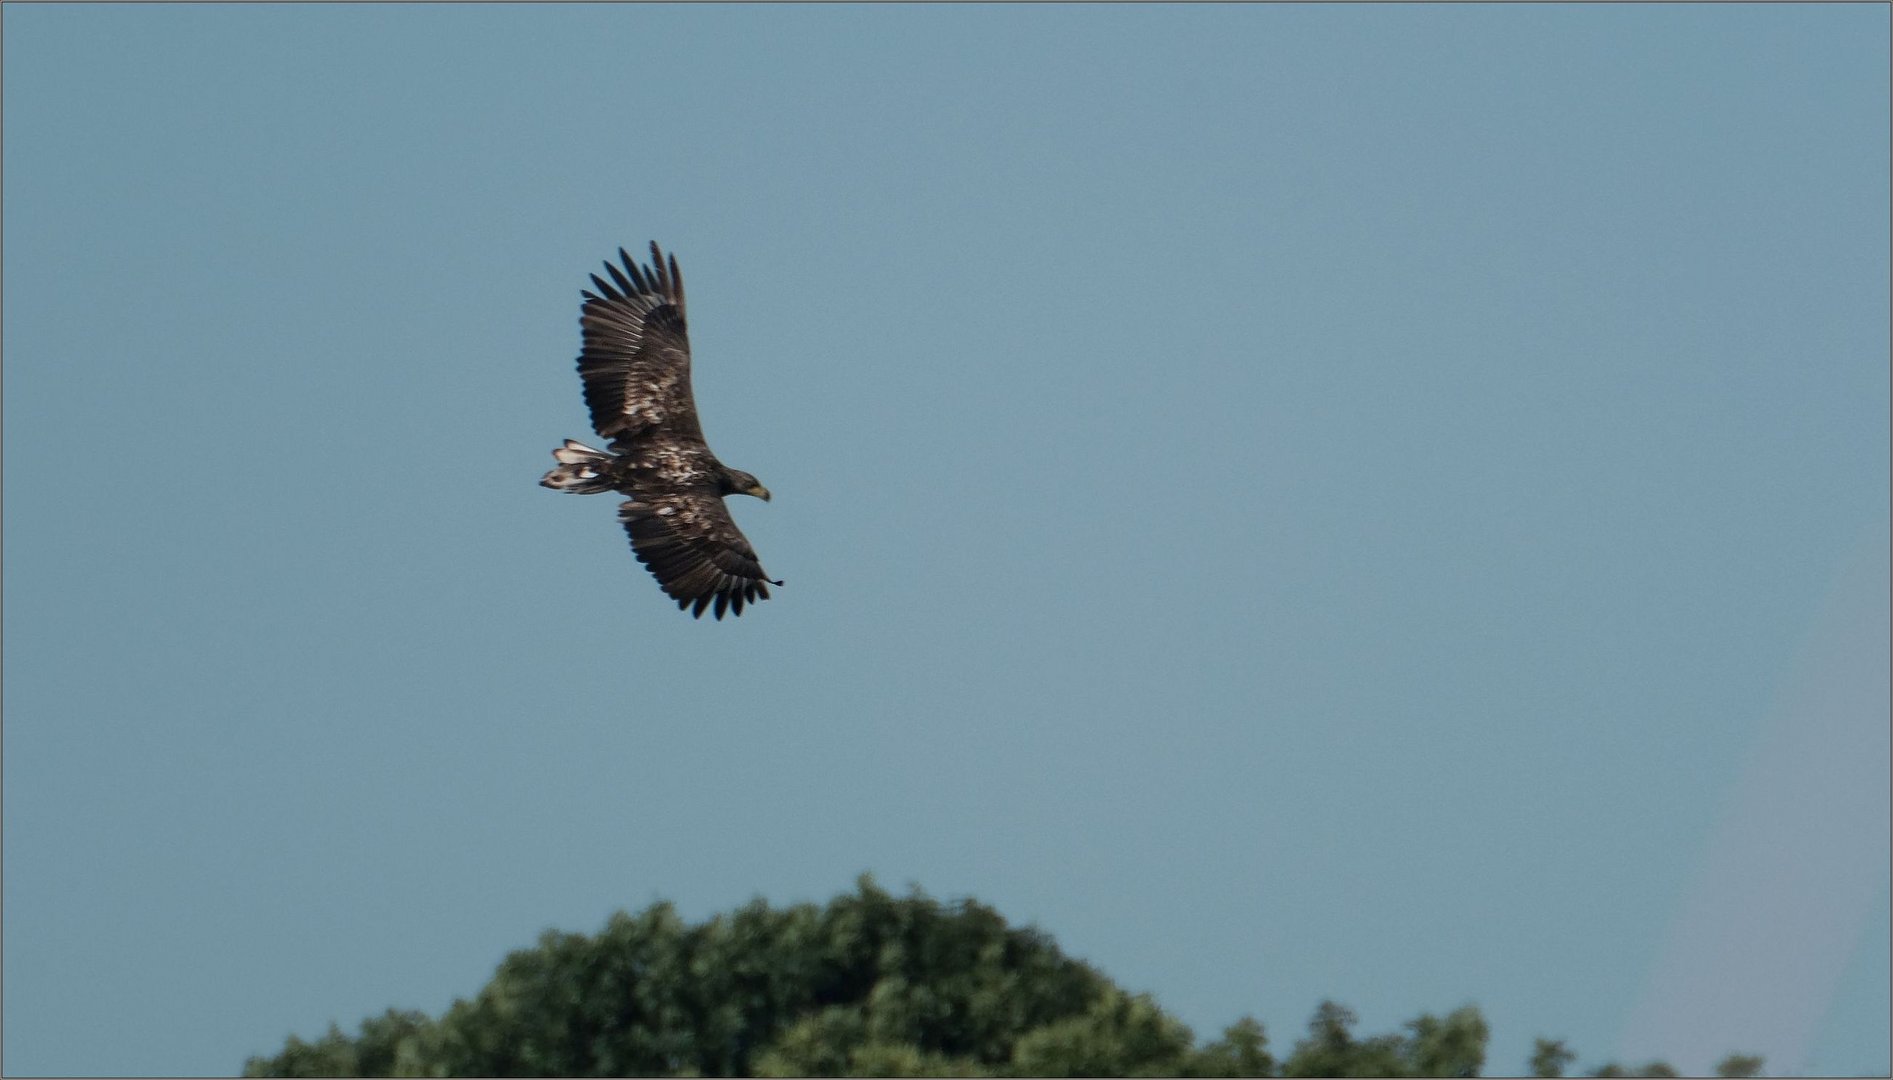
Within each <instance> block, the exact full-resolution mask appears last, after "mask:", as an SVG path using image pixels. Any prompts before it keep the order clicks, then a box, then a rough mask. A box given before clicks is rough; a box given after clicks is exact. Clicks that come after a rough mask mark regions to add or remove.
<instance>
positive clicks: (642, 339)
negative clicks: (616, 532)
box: [539, 241, 782, 619]
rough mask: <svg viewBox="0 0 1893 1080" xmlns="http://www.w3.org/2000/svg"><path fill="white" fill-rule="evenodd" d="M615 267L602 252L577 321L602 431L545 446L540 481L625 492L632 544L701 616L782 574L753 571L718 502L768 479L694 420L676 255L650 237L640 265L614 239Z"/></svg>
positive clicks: (593, 491) (584, 373)
mask: <svg viewBox="0 0 1893 1080" xmlns="http://www.w3.org/2000/svg"><path fill="white" fill-rule="evenodd" d="M618 259H619V261H620V262H622V263H623V264H624V266H623V269H619V267H618V266H617V265H614V264H613V263H611V262H610V261H609V260H607V261H606V262H605V271H606V272H607V273H609V274H610V275H611V280H610V281H606V280H605V279H603V278H601V277H599V276H598V275H597V274H593V275H591V278H592V284H593V285H594V286H596V287H597V289H598V291H597V292H592V291H591V290H590V289H584V290H581V291H580V295H582V296H583V297H584V298H585V302H584V304H583V306H582V307H581V308H580V311H579V317H578V323H579V327H580V331H581V341H582V348H581V351H580V352H579V357H578V374H579V378H580V380H581V381H583V383H584V385H585V406H586V408H588V409H590V410H591V414H592V430H594V431H596V432H598V436H599V438H602V439H606V440H609V446H610V449H609V450H597V449H594V448H592V447H590V446H587V445H585V444H584V443H582V442H579V441H577V440H575V439H567V440H565V445H563V446H561V447H559V448H558V449H556V450H554V451H552V456H553V457H554V458H557V459H558V462H559V464H558V467H557V468H555V469H553V470H552V471H551V472H548V473H546V474H545V477H544V478H542V479H541V480H540V481H539V483H540V484H542V485H543V486H545V487H549V488H552V489H553V490H555V491H569V492H572V493H573V494H576V495H597V494H600V493H602V492H606V491H615V492H617V493H618V494H620V495H626V496H629V500H628V501H627V502H624V503H622V504H620V505H619V507H618V520H619V521H620V522H622V523H623V524H624V529H625V532H627V533H629V534H630V536H631V550H632V551H633V552H634V553H636V555H637V557H638V561H639V562H641V563H643V564H644V565H645V566H646V567H647V568H649V570H650V571H651V574H652V576H654V577H656V578H657V583H658V585H660V586H661V587H662V588H663V590H664V592H665V594H666V595H668V596H669V597H670V598H671V599H673V600H675V601H677V607H678V608H679V609H682V610H687V611H689V612H690V614H691V616H692V617H693V618H702V617H703V613H704V612H705V611H713V612H714V613H715V614H716V617H717V618H718V619H721V618H722V617H723V614H724V612H726V611H727V612H728V613H729V614H731V615H741V614H742V613H743V605H745V604H754V603H756V602H758V601H761V600H767V599H769V586H771V585H778V586H779V585H781V584H782V582H780V581H776V580H773V579H771V578H770V577H769V575H768V574H765V573H763V569H762V563H760V562H758V561H757V559H756V549H755V548H752V547H750V546H749V540H748V539H747V538H745V537H744V536H743V531H742V530H741V529H738V528H737V527H736V522H735V521H734V520H732V519H731V517H730V511H729V508H728V507H727V506H725V505H724V503H723V499H724V496H727V495H754V496H755V497H756V498H758V499H761V500H763V501H764V502H767V501H768V500H769V489H768V488H766V487H763V486H762V484H761V483H760V482H758V481H757V479H756V478H755V477H754V476H751V475H750V474H749V473H746V472H744V471H743V470H741V469H732V468H730V467H729V466H727V465H725V464H723V463H722V462H721V461H718V460H717V456H716V455H715V454H714V453H712V452H711V451H710V444H709V443H708V442H706V441H705V440H704V437H703V426H702V425H701V424H699V423H698V422H697V404H696V400H695V399H694V398H693V397H692V395H691V392H690V338H689V336H688V334H687V333H686V331H685V325H684V278H683V275H682V274H681V273H679V272H678V271H677V256H676V254H675V253H673V254H672V255H671V256H670V257H669V258H668V259H666V258H665V256H664V254H663V252H661V251H659V250H658V247H657V244H656V242H655V241H653V242H652V244H651V265H649V266H645V267H640V266H638V264H637V263H636V262H634V261H633V260H632V258H631V256H630V255H628V254H626V253H625V250H624V249H623V248H619V249H618Z"/></svg>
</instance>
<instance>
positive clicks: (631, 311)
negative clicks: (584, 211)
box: [578, 242, 703, 449]
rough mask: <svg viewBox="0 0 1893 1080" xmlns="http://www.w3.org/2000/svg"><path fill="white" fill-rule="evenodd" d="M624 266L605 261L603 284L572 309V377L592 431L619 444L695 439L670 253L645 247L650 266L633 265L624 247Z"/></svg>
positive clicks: (678, 288) (680, 287)
mask: <svg viewBox="0 0 1893 1080" xmlns="http://www.w3.org/2000/svg"><path fill="white" fill-rule="evenodd" d="M618 258H619V260H620V261H621V262H622V263H623V264H624V265H623V269H620V268H619V267H618V266H617V265H614V264H612V263H609V262H607V263H606V264H605V270H606V272H607V273H609V274H610V275H611V280H610V281H606V280H605V279H604V278H601V277H599V276H598V275H597V274H593V275H592V284H593V285H596V286H597V287H598V291H597V292H592V291H591V290H589V289H587V290H585V291H584V296H585V306H584V308H583V309H582V310H581V312H580V313H579V319H578V321H579V326H580V328H581V329H582V331H583V348H582V350H581V351H580V353H579V358H578V374H579V377H580V378H581V379H583V380H584V382H585V406H586V407H587V408H588V409H590V410H591V414H592V429H593V430H595V431H597V432H598V434H599V435H600V436H601V437H603V438H606V439H610V440H611V441H612V444H613V445H614V446H616V447H619V448H621V449H628V448H630V447H631V446H632V445H633V444H635V443H636V442H637V441H638V440H639V439H640V438H642V437H643V436H645V435H647V434H651V433H654V432H660V431H661V432H664V433H666V434H668V435H669V436H670V437H671V438H673V439H681V440H690V441H701V440H702V439H703V428H702V426H701V425H700V424H699V423H698V422H697V404H696V401H695V399H694V398H693V397H692V396H691V393H690V338H689V335H688V333H687V331H686V327H685V325H684V279H683V275H682V274H680V273H678V271H677V257H676V256H675V255H673V256H671V257H670V258H669V259H668V260H667V259H665V257H664V255H663V253H662V252H660V251H659V250H658V249H657V244H656V242H652V244H651V265H650V266H645V267H640V266H638V264H637V263H636V262H634V261H632V258H631V256H630V255H628V254H626V253H625V250H624V249H623V248H619V249H618Z"/></svg>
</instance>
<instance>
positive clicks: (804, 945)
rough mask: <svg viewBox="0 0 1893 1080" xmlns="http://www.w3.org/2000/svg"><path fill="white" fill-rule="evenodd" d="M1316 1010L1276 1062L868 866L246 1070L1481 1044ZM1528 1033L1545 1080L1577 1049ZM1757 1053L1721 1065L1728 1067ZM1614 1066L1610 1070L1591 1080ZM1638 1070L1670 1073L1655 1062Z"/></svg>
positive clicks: (1249, 1031) (497, 979) (553, 948)
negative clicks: (826, 888)
mask: <svg viewBox="0 0 1893 1080" xmlns="http://www.w3.org/2000/svg"><path fill="white" fill-rule="evenodd" d="M1355 1023H1356V1017H1355V1015H1354V1013H1353V1012H1351V1011H1349V1010H1348V1009H1347V1008H1346V1007H1344V1006H1342V1005H1339V1004H1336V1003H1335V1002H1332V1001H1324V1002H1322V1003H1321V1005H1320V1007H1319V1008H1318V1009H1316V1011H1315V1015H1314V1017H1313V1018H1312V1019H1311V1020H1310V1021H1309V1023H1308V1034H1307V1036H1306V1037H1305V1038H1303V1039H1301V1040H1300V1041H1298V1042H1297V1043H1296V1044H1295V1047H1294V1050H1293V1052H1292V1053H1291V1054H1290V1055H1289V1056H1288V1058H1287V1059H1286V1060H1284V1061H1280V1062H1278V1061H1277V1060H1276V1059H1275V1058H1274V1056H1273V1055H1271V1054H1270V1053H1269V1049H1268V1045H1269V1042H1268V1035H1267V1033H1266V1032H1265V1031H1264V1030H1263V1027H1262V1025H1261V1024H1260V1023H1258V1022H1256V1021H1255V1020H1254V1019H1252V1018H1250V1017H1243V1018H1242V1019H1240V1020H1238V1021H1237V1022H1236V1023H1234V1024H1231V1025H1230V1026H1229V1027H1228V1028H1226V1029H1225V1030H1224V1031H1223V1034H1222V1037H1221V1038H1220V1039H1218V1040H1216V1041H1214V1042H1210V1043H1208V1044H1206V1045H1203V1046H1197V1045H1196V1044H1195V1041H1194V1037H1193V1036H1192V1035H1191V1032H1190V1029H1189V1028H1188V1027H1186V1026H1184V1024H1183V1023H1182V1022H1180V1021H1179V1020H1177V1019H1176V1018H1175V1017H1173V1016H1171V1015H1170V1014H1168V1013H1166V1012H1165V1011H1164V1010H1163V1009H1162V1008H1161V1007H1160V1006H1159V1005H1158V1004H1157V1003H1156V1002H1155V1001H1154V1000H1152V999H1151V998H1150V997H1149V996H1148V995H1144V994H1131V993H1128V992H1126V991H1125V990H1123V989H1121V988H1119V987H1118V986H1116V985H1115V984H1113V983H1112V982H1111V981H1110V980H1109V979H1107V978H1105V977H1104V976H1103V975H1101V974H1099V973H1098V972H1097V971H1096V970H1094V969H1093V968H1091V967H1090V966H1089V965H1087V964H1084V963H1082V962H1080V961H1077V960H1073V959H1071V958H1069V957H1067V956H1065V955H1064V954H1063V953H1062V952H1060V951H1059V949H1058V946H1057V945H1056V944H1055V943H1054V942H1053V941H1052V940H1051V938H1049V937H1047V936H1045V935H1044V934H1042V933H1040V932H1039V931H1037V930H1034V929H1029V928H1027V929H1015V928H1012V927H1009V926H1007V925H1006V922H1005V920H1004V919H1002V918H1001V917H1000V916H999V914H998V913H997V912H995V911H993V910H992V909H991V908H988V907H985V906H983V905H981V904H978V903H976V902H974V901H972V900H963V901H960V902H958V903H956V904H952V905H942V904H940V903H938V902H937V901H934V900H931V899H929V898H928V897H927V896H926V895H925V894H923V893H921V892H920V891H919V890H918V889H915V890H913V892H912V893H911V894H910V895H908V896H905V897H899V898H897V897H894V896H891V895H889V894H888V893H887V892H885V891H883V890H882V889H880V888H879V887H878V886H876V885H875V884H874V881H873V879H872V878H869V877H867V876H865V875H864V876H863V877H862V878H861V879H860V880H859V881H858V882H857V883H856V887H855V889H854V891H853V892H850V893H844V894H843V895H841V896H838V897H836V898H835V899H834V900H832V901H830V902H829V903H828V904H827V905H826V906H824V907H816V906H815V905H812V904H798V905H796V906H793V907H789V908H782V909H777V908H771V907H770V906H769V905H767V904H765V903H763V902H762V901H760V900H757V901H755V902H752V903H750V904H748V905H746V906H744V907H742V908H740V909H738V910H736V911H734V912H731V913H729V914H726V915H719V916H716V917H715V918H712V919H710V920H709V921H708V922H705V923H701V924H697V925H691V924H688V923H685V922H684V921H683V920H682V919H681V918H679V917H678V915H677V913H676V910H675V909H674V908H672V907H671V906H670V905H669V904H665V903H660V904H655V905H653V906H651V907H650V908H648V909H646V910H644V911H643V912H640V913H639V914H637V915H628V914H625V913H622V912H620V913H619V914H616V915H613V916H612V917H611V919H610V920H608V921H607V923H606V925H605V927H604V929H603V930H601V931H600V932H599V933H598V934H596V935H594V936H589V937H588V936H586V935H583V934H565V933H558V932H555V931H547V932H546V933H545V934H542V935H541V936H540V938H539V942H538V944H537V945H536V946H535V947H534V948H530V949H522V950H519V951H517V952H514V953H512V954H511V955H509V956H508V957H507V958H506V959H505V960H504V961H503V962H502V963H501V964H500V966H499V969H498V970H497V971H495V972H494V974H493V978H492V979H491V980H490V981H489V982H488V983H487V984H486V986H484V987H483V988H481V990H480V991H479V993H478V994H476V995H475V996H474V997H473V998H472V999H470V1000H467V999H463V1000H460V1001H456V1002H454V1004H453V1006H452V1007H451V1008H449V1009H448V1010H447V1012H446V1014H445V1015H443V1016H442V1017H440V1018H439V1019H438V1020H435V1019H431V1018H429V1017H427V1016H425V1015H423V1014H421V1013H418V1012H397V1011H395V1010H389V1011H388V1012H387V1013H385V1014H383V1015H381V1016H378V1017H371V1018H369V1019H367V1020H365V1021H363V1023H362V1026H361V1031H360V1034H358V1035H356V1036H355V1037H353V1038H350V1037H348V1036H346V1035H344V1034H343V1033H342V1032H341V1031H340V1030H339V1029H338V1028H336V1027H335V1026H334V1025H331V1026H330V1028H329V1031H328V1033H327V1034H325V1035H324V1036H323V1037H322V1038H321V1039H319V1040H317V1041H316V1042H313V1043H309V1042H304V1041H303V1040H301V1039H299V1038H296V1037H294V1036H291V1037H290V1038H289V1039H288V1041H287V1042H286V1043H285V1044H284V1046H283V1049H282V1051H281V1052H280V1053H278V1054H276V1055H275V1056H273V1057H253V1058H251V1059H249V1061H248V1062H246V1064H245V1067H244V1072H245V1075H248V1076H1186V1077H1238V1076H1277V1075H1280V1076H1474V1075H1477V1074H1478V1073H1479V1071H1480V1069H1482V1068H1483V1067H1484V1065H1485V1048H1486V1043H1487V1041H1488V1037H1489V1032H1488V1030H1487V1027H1486V1022H1485V1018H1484V1017H1483V1016H1481V1015H1480V1013H1479V1010H1478V1009H1476V1008H1474V1007H1472V1006H1470V1005H1468V1006H1465V1007H1463V1008H1460V1009H1456V1010H1454V1011H1453V1012H1451V1013H1448V1014H1446V1015H1445V1016H1444V1017H1438V1016H1434V1015H1432V1014H1422V1015H1421V1016H1419V1017H1418V1018H1416V1019H1414V1020H1411V1021H1409V1022H1408V1023H1407V1024H1405V1025H1404V1028H1403V1030H1402V1031H1401V1032H1400V1033H1395V1034H1385V1035H1375V1036H1370V1037H1365V1038H1362V1037H1358V1036H1356V1035H1355V1033H1354V1026H1355ZM1574 1057H1575V1055H1573V1054H1572V1053H1571V1052H1570V1051H1569V1050H1567V1049H1565V1047H1564V1044H1563V1043H1562V1042H1554V1041H1550V1040H1546V1039H1540V1040H1538V1044H1537V1049H1536V1051H1535V1052H1534V1053H1533V1055H1532V1068H1533V1071H1534V1072H1535V1073H1536V1074H1537V1075H1540V1076H1559V1075H1562V1074H1563V1071H1564V1068H1565V1067H1566V1066H1567V1065H1569V1064H1570V1063H1571V1061H1572V1060H1573V1059H1574ZM1761 1064H1762V1062H1761V1059H1760V1058H1751V1057H1742V1056H1739V1055H1730V1056H1729V1057H1728V1058H1726V1059H1724V1061H1723V1064H1722V1065H1721V1066H1719V1067H1718V1071H1719V1073H1720V1075H1723V1076H1753V1075H1756V1074H1758V1073H1759V1072H1760V1070H1761ZM1593 1075H1599V1076H1621V1075H1625V1073H1624V1071H1623V1070H1622V1069H1620V1068H1619V1067H1618V1066H1616V1065H1606V1066H1604V1067H1602V1068H1601V1069H1599V1070H1598V1071H1596V1072H1595V1073H1593ZM1638 1075H1646V1076H1648V1075H1667V1076H1673V1075H1675V1072H1674V1070H1671V1069H1670V1068H1669V1066H1668V1065H1665V1064H1664V1063H1662V1062H1652V1063H1651V1064H1650V1065H1648V1066H1645V1071H1643V1072H1641V1073H1639V1074H1638Z"/></svg>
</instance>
